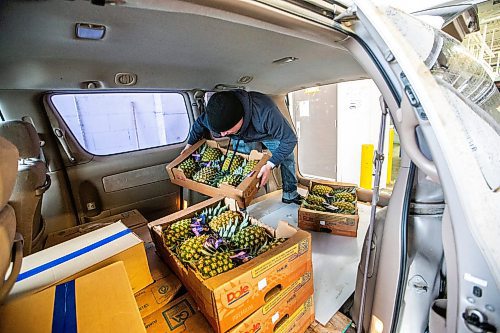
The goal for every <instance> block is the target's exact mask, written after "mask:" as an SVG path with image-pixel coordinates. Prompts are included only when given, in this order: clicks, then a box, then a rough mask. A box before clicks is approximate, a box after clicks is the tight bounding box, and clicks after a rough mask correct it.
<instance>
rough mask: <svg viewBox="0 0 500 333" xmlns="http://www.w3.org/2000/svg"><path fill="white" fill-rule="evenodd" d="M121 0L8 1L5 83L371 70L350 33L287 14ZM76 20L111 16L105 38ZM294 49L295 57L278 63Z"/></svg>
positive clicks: (2, 15)
mask: <svg viewBox="0 0 500 333" xmlns="http://www.w3.org/2000/svg"><path fill="white" fill-rule="evenodd" d="M123 3H124V4H125V5H123V6H122V5H115V6H110V5H106V6H104V7H101V6H95V5H92V4H91V3H90V2H88V1H81V0H80V1H60V0H54V1H5V2H3V4H2V5H0V49H1V50H2V52H1V53H0V72H1V73H2V75H1V77H0V89H36V90H57V89H79V88H81V85H82V84H81V83H82V82H83V81H90V80H95V81H101V82H102V83H103V84H104V87H106V88H121V87H119V86H117V85H116V84H115V83H114V76H115V74H116V73H119V72H131V73H135V74H137V78H138V79H137V85H135V86H133V88H162V89H163V88H167V89H193V88H201V89H207V90H208V89H212V88H213V87H214V86H215V85H217V84H221V83H222V84H228V85H236V84H237V81H238V79H239V78H240V77H242V76H246V75H248V76H252V77H254V79H253V81H252V82H251V83H250V84H248V85H247V88H248V89H252V90H259V91H262V92H265V93H268V94H281V93H286V92H289V91H293V90H297V89H300V88H304V87H309V86H313V85H317V84H326V83H332V82H338V81H342V80H354V79H359V78H365V77H366V76H367V75H366V74H365V72H364V70H363V69H362V68H361V67H360V66H359V65H358V63H357V62H356V61H355V60H354V59H353V58H352V55H351V54H350V53H349V52H348V51H346V50H345V49H344V48H342V47H341V46H340V45H338V44H337V43H336V42H337V41H339V40H342V39H345V38H346V36H345V35H344V34H342V33H340V32H337V31H334V30H331V29H329V28H326V27H321V26H318V25H316V24H313V23H308V22H305V21H304V20H302V19H298V18H293V17H291V16H290V15H288V14H287V15H285V14H280V13H272V15H268V17H272V18H273V19H272V20H273V22H271V20H270V19H267V18H266V16H265V15H261V16H259V20H257V19H255V18H251V17H248V16H249V15H247V17H244V16H242V15H239V14H235V13H229V12H221V11H220V10H217V9H214V8H205V7H202V6H201V5H199V4H193V3H185V2H182V1H161V2H158V1H156V2H155V1H153V2H151V1H144V3H145V4H151V3H153V4H154V3H156V7H155V8H154V9H153V7H149V8H140V7H141V3H142V2H141V1H134V2H133V6H134V7H131V6H130V5H129V6H127V5H126V2H125V1H124V2H123ZM158 4H159V5H158ZM247 6H248V3H247ZM259 8H260V10H261V11H262V10H263V9H262V5H260V7H259ZM264 10H267V11H269V9H264ZM240 13H241V12H240ZM75 23H94V24H102V25H105V26H106V34H105V37H104V39H103V40H99V41H91V40H78V39H76V38H75V36H74V35H75V32H74V30H75ZM288 56H293V57H296V58H298V59H299V60H298V61H295V62H292V63H289V64H273V63H272V62H273V60H276V59H280V58H283V57H288Z"/></svg>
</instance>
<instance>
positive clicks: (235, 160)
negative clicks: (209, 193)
mask: <svg viewBox="0 0 500 333" xmlns="http://www.w3.org/2000/svg"><path fill="white" fill-rule="evenodd" d="M233 156H234V157H233ZM231 160H232V163H231ZM244 161H245V159H244V158H243V157H241V156H240V155H234V153H232V152H231V153H228V154H227V156H226V158H225V160H224V163H223V164H222V171H229V172H230V173H234V171H235V170H236V169H238V168H239V167H240V166H241V165H242V164H243V162H244ZM230 163H231V167H229V164H230Z"/></svg>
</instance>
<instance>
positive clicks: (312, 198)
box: [306, 194, 326, 206]
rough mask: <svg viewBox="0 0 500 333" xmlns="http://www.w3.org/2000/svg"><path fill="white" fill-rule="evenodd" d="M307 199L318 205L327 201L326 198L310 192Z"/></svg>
mask: <svg viewBox="0 0 500 333" xmlns="http://www.w3.org/2000/svg"><path fill="white" fill-rule="evenodd" d="M306 201H307V202H308V203H309V204H311V205H317V206H321V205H322V204H324V203H326V199H325V198H323V197H320V196H319V195H314V194H309V195H308V196H307V198H306Z"/></svg>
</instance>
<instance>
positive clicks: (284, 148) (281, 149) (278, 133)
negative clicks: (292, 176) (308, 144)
mask: <svg viewBox="0 0 500 333" xmlns="http://www.w3.org/2000/svg"><path fill="white" fill-rule="evenodd" d="M268 112H269V114H268V116H267V119H265V121H264V128H265V129H266V131H267V133H269V134H270V135H271V136H272V138H273V139H275V140H278V141H279V142H280V144H279V145H278V148H277V149H276V150H275V151H274V152H273V156H272V157H271V158H270V159H269V163H270V164H271V166H272V167H274V166H277V165H279V164H281V162H283V160H284V159H285V158H287V157H288V156H289V155H290V154H291V153H292V152H293V149H294V148H295V145H296V144H297V136H296V135H295V132H294V131H293V129H292V127H291V126H290V124H289V123H288V121H287V120H286V119H285V117H284V116H283V115H282V114H281V112H280V110H279V109H278V107H277V106H274V110H269V111H268Z"/></svg>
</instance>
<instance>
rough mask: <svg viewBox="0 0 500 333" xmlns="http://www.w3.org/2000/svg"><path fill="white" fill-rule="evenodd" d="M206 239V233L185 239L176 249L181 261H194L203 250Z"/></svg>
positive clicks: (199, 256)
mask: <svg viewBox="0 0 500 333" xmlns="http://www.w3.org/2000/svg"><path fill="white" fill-rule="evenodd" d="M207 239H208V235H201V236H196V237H192V238H188V239H187V240H185V241H184V242H183V243H182V244H181V245H180V246H179V247H178V249H177V254H178V257H179V259H180V260H181V261H182V262H185V263H187V262H196V261H198V260H199V259H200V258H201V256H202V254H203V252H202V250H203V244H204V243H205V241H206V240H207Z"/></svg>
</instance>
